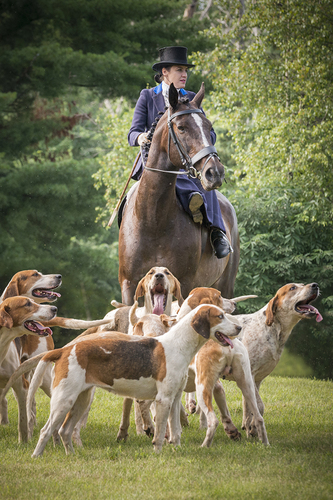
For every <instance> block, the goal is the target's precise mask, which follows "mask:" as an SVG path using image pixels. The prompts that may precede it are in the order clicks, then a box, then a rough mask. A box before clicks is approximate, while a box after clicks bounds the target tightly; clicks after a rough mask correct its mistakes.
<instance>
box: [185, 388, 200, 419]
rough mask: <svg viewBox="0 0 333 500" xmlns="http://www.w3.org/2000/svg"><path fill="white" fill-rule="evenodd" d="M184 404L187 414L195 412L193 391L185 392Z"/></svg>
mask: <svg viewBox="0 0 333 500" xmlns="http://www.w3.org/2000/svg"><path fill="white" fill-rule="evenodd" d="M185 403H186V404H185V406H186V409H187V411H188V412H189V414H190V415H191V414H192V413H195V412H196V409H197V402H196V400H195V392H187V393H186V395H185Z"/></svg>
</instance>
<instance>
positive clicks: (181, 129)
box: [177, 125, 185, 132]
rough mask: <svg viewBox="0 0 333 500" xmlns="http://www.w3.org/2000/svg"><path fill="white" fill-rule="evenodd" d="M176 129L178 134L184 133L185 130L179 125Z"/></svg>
mask: <svg viewBox="0 0 333 500" xmlns="http://www.w3.org/2000/svg"><path fill="white" fill-rule="evenodd" d="M177 128H178V130H179V132H185V128H184V127H182V126H181V125H179V127H177Z"/></svg>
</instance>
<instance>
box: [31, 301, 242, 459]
mask: <svg viewBox="0 0 333 500" xmlns="http://www.w3.org/2000/svg"><path fill="white" fill-rule="evenodd" d="M239 331H240V327H239V326H237V325H235V324H234V323H233V322H231V321H230V320H229V319H227V318H226V317H225V314H224V312H223V311H222V310H221V309H220V308H218V307H216V306H206V305H203V306H199V307H198V308H196V309H194V310H193V311H192V312H190V313H189V314H188V315H187V316H185V317H184V318H183V319H182V320H181V321H180V322H179V323H177V324H176V325H175V326H173V327H172V328H171V329H170V330H169V332H168V333H166V334H165V335H162V336H161V337H158V338H145V337H143V338H142V337H137V336H131V335H124V334H123V335H122V334H120V333H105V334H104V335H105V338H103V337H102V335H103V334H99V335H98V336H97V338H92V337H91V336H87V337H86V338H83V337H82V338H81V342H80V341H79V342H77V343H76V344H74V345H72V346H68V347H63V348H62V349H56V350H55V351H52V352H50V353H47V354H45V356H44V357H43V358H42V360H41V361H40V363H39V364H38V366H37V368H36V371H35V373H34V376H33V379H32V381H31V386H30V389H29V395H28V405H29V403H30V401H31V400H32V398H33V396H34V393H35V391H36V390H37V388H38V385H39V382H40V380H41V378H42V377H43V373H44V371H45V369H46V368H47V366H48V365H49V364H50V363H51V362H54V363H55V365H54V378H53V387H52V398H51V411H50V418H49V420H48V422H47V423H46V425H45V426H44V428H43V429H42V430H41V433H40V438H39V441H38V444H37V446H36V449H35V451H34V453H33V457H37V456H39V455H41V454H42V453H43V450H44V448H45V445H46V443H47V441H48V440H49V438H50V437H51V435H52V433H53V432H54V431H55V430H58V429H59V434H60V436H61V439H62V441H63V444H64V446H65V450H66V453H69V452H71V451H73V446H72V439H71V436H72V432H73V429H74V426H75V424H76V422H77V421H78V420H79V418H80V416H81V415H82V414H83V412H84V411H85V408H86V406H87V404H88V403H89V400H90V391H91V390H92V388H93V387H95V386H97V387H101V388H103V389H106V390H108V391H110V392H113V393H115V394H119V395H121V396H125V397H130V398H139V399H151V400H155V403H156V427H155V434H154V440H153V444H154V448H155V451H157V452H159V451H160V450H161V449H162V444H163V441H164V436H165V430H166V424H167V420H168V417H169V423H170V442H172V443H173V444H175V445H179V444H180V435H181V426H180V418H179V412H180V398H181V394H182V391H183V388H184V385H185V383H186V379H187V371H188V365H189V364H190V362H191V360H192V359H193V356H194V355H195V354H196V353H197V352H198V350H199V349H200V348H201V347H202V346H203V345H204V344H205V343H206V342H207V341H208V340H209V339H212V340H214V341H215V342H223V341H225V338H226V336H228V337H235V336H237V335H238V334H239ZM66 415H67V417H66ZM65 417H66V420H65V422H64V419H65ZM63 422H64V423H63ZM62 424H63V425H62ZM60 426H61V428H60Z"/></svg>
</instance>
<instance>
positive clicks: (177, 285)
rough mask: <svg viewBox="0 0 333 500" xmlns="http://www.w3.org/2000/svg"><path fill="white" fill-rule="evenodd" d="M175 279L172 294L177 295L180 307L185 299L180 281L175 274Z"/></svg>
mask: <svg viewBox="0 0 333 500" xmlns="http://www.w3.org/2000/svg"><path fill="white" fill-rule="evenodd" d="M172 276H173V275H172ZM173 279H174V282H173V284H174V287H173V290H172V295H173V296H174V297H176V299H177V300H178V305H179V307H180V306H181V305H182V303H183V302H184V299H183V296H182V292H181V289H180V283H179V281H178V280H177V278H175V277H174V276H173Z"/></svg>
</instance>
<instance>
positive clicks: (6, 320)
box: [0, 307, 14, 329]
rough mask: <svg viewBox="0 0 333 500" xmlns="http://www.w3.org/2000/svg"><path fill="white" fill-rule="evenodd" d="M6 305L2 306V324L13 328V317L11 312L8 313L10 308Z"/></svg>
mask: <svg viewBox="0 0 333 500" xmlns="http://www.w3.org/2000/svg"><path fill="white" fill-rule="evenodd" d="M6 309H7V308H6V307H1V308H0V326H4V327H5V328H9V329H10V328H12V326H13V323H14V322H13V318H12V317H11V315H10V314H8V312H7V311H8V309H7V310H6Z"/></svg>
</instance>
